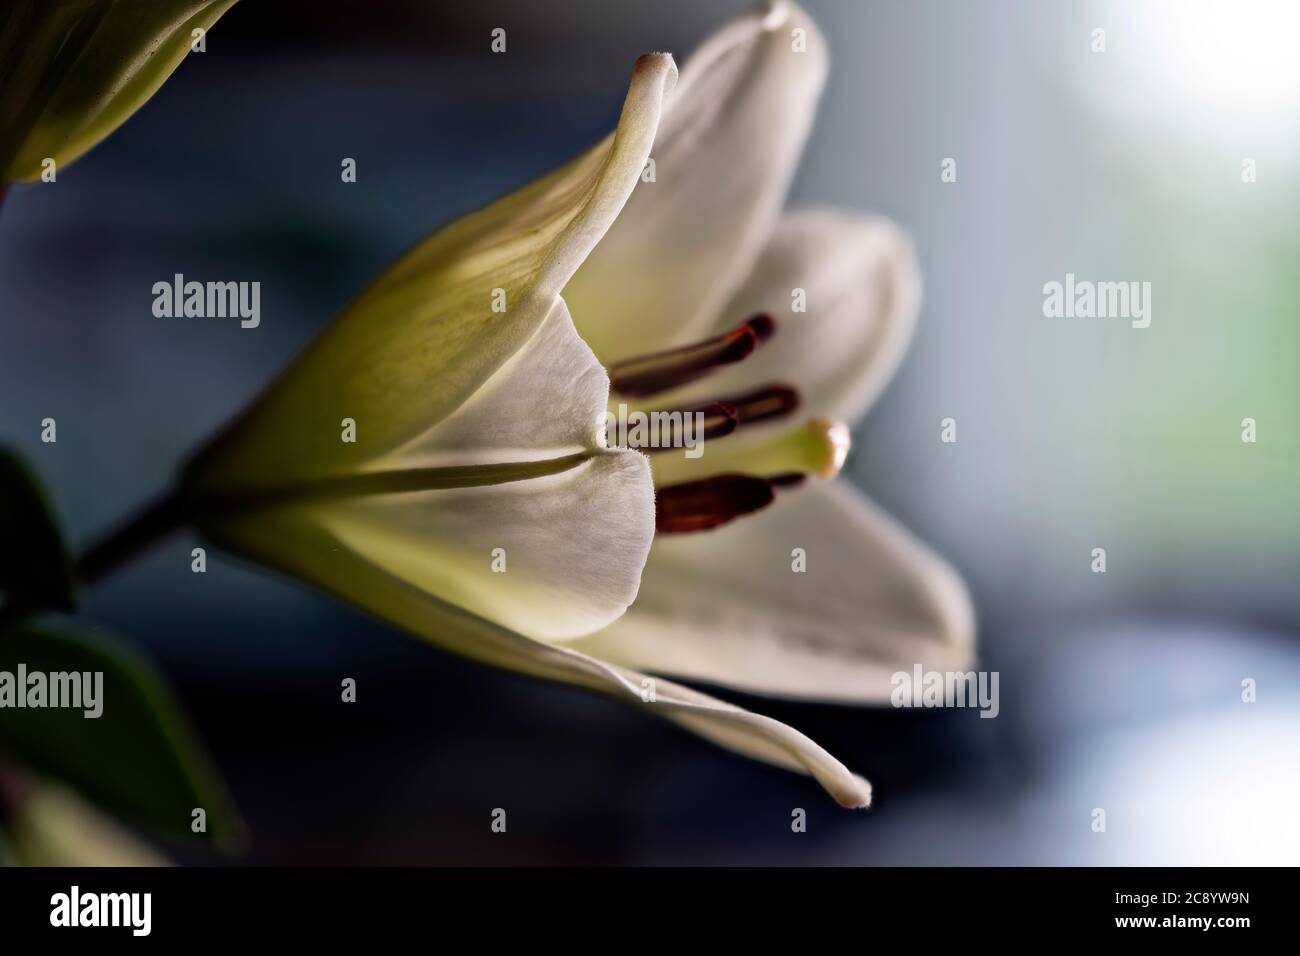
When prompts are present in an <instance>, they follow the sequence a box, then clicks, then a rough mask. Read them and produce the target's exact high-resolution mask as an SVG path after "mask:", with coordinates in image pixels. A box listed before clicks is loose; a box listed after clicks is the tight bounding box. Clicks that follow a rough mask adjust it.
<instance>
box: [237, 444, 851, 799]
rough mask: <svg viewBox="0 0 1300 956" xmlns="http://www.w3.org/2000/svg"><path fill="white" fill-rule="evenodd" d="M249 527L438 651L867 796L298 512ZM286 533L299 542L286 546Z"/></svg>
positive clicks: (661, 686) (801, 743)
mask: <svg viewBox="0 0 1300 956" xmlns="http://www.w3.org/2000/svg"><path fill="white" fill-rule="evenodd" d="M624 457H630V456H620V460H621V458H624ZM600 460H601V459H596V461H600ZM593 464H594V462H593ZM583 467H587V466H583ZM252 524H253V526H252V527H250V528H249V532H250V534H256V535H257V537H258V538H259V539H260V554H259V560H261V561H264V562H267V563H270V564H272V565H275V566H278V567H280V568H281V569H283V570H287V571H289V572H290V573H291V574H293V575H295V576H297V577H301V578H304V579H306V580H308V581H310V582H312V583H314V584H315V585H317V586H318V587H321V588H323V589H324V590H326V591H329V592H331V593H333V594H334V595H336V596H337V597H340V598H342V599H343V600H345V601H348V602H349V603H351V604H353V605H355V606H357V607H360V608H362V609H363V610H366V611H368V612H370V613H372V614H375V615H376V616H379V617H381V618H383V619H384V620H386V621H389V622H391V623H393V624H396V625H397V626H399V627H402V628H404V629H406V630H408V631H410V632H411V633H413V634H417V635H419V636H421V637H423V638H425V639H426V640H428V641H430V642H431V643H433V644H435V645H437V646H439V647H441V648H443V649H445V650H448V651H451V652H453V653H456V654H460V655H462V656H464V657H468V658H470V659H471V660H475V661H478V662H480V663H484V664H489V665H492V666H494V667H501V668H504V669H506V670H512V671H518V672H520V673H523V674H528V675H530V676H533V677H539V678H543V679H546V680H553V681H560V682H563V683H568V684H573V685H575V686H578V687H582V688H585V689H587V690H592V691H597V692H600V693H603V694H607V695H609V696H611V697H614V698H615V699H617V700H621V701H623V702H624V703H627V704H630V705H632V706H634V707H637V708H638V709H641V710H644V711H647V712H649V713H653V714H658V715H659V716H662V717H665V718H667V719H669V720H672V721H674V722H675V723H677V724H680V725H681V726H683V727H686V728H687V729H689V730H692V731H694V732H695V733H697V734H699V735H701V736H702V737H705V738H706V739H708V740H711V741H713V742H714V743H717V744H719V745H721V746H723V747H726V748H728V749H730V750H734V751H736V752H738V753H741V754H744V755H745V756H748V757H752V758H754V759H757V760H763V761H766V762H768V763H772V764H775V765H777V766H780V767H784V768H786V769H789V770H794V771H797V772H800V773H805V774H809V775H811V776H813V777H814V778H816V780H817V781H818V783H820V784H821V785H822V786H823V787H824V788H825V789H826V790H827V791H828V792H829V793H830V794H831V796H832V797H834V798H835V800H836V801H837V802H838V803H840V804H841V805H842V806H846V807H865V806H867V805H868V804H869V803H870V801H871V787H870V784H868V783H867V781H866V780H864V779H862V778H861V777H859V776H857V775H855V774H853V773H851V772H850V771H849V770H848V769H847V768H845V766H844V765H843V764H842V763H840V762H839V761H838V760H836V759H835V758H834V757H833V756H831V755H830V754H829V753H827V752H826V751H825V750H823V749H822V748H821V747H819V746H818V745H817V744H816V743H814V742H813V741H812V740H810V739H809V738H808V737H806V736H804V735H803V734H801V733H799V732H798V731H797V730H794V729H793V728H792V727H789V726H787V725H785V724H782V723H781V722H780V721H777V720H773V719H771V718H768V717H763V716H761V715H759V714H754V713H752V712H750V711H747V710H744V709H743V708H740V707H735V706H733V705H731V704H727V703H724V702H723V701H720V700H717V699H715V698H712V697H709V696H708V695H706V694H701V693H699V692H697V691H694V690H691V689H690V688H687V687H682V686H680V685H677V684H675V683H673V682H671V681H666V680H662V679H658V678H653V679H652V678H648V677H646V676H645V675H644V674H641V673H638V672H636V671H634V670H630V669H627V668H624V667H620V666H617V665H614V664H610V663H607V662H605V661H602V660H600V659H598V658H596V657H593V656H590V655H588V654H584V653H580V652H578V651H575V650H573V647H574V645H573V644H551V643H546V642H543V641H538V640H534V639H532V638H529V637H526V636H524V635H522V634H519V633H517V632H514V631H511V630H509V629H507V628H504V627H501V626H499V625H498V624H495V623H493V622H492V621H490V620H486V619H484V618H483V617H480V616H478V615H476V614H474V613H471V612H469V611H466V610H464V609H462V608H459V607H456V606H455V605H452V604H449V603H447V602H446V601H443V600H440V599H439V597H437V596H435V595H434V594H432V593H430V592H429V591H426V590H422V589H421V588H419V587H416V586H414V585H413V584H411V583H410V582H408V581H405V580H402V579H401V578H399V577H397V576H394V575H393V574H392V573H390V570H389V568H388V567H386V566H385V565H383V564H379V563H375V562H374V561H371V560H369V559H368V558H367V557H366V556H365V555H364V554H362V553H361V552H359V551H358V550H356V548H355V547H354V546H353V542H350V541H348V540H347V539H346V538H344V537H341V536H338V535H336V534H335V533H333V531H332V530H331V529H329V528H327V527H326V526H324V525H322V524H321V523H320V522H319V521H316V520H314V517H313V516H312V515H310V514H308V513H306V512H304V511H297V512H287V511H285V512H279V513H277V514H275V515H274V516H271V518H270V520H267V521H263V522H254V523H252ZM286 540H293V541H294V542H297V543H295V544H292V545H287V546H286V544H285V542H286ZM511 573H513V572H511ZM501 577H509V574H506V575H501ZM648 682H652V683H648ZM649 687H653V690H654V699H653V700H649V699H647V698H648V696H649V695H648V694H647V688H649Z"/></svg>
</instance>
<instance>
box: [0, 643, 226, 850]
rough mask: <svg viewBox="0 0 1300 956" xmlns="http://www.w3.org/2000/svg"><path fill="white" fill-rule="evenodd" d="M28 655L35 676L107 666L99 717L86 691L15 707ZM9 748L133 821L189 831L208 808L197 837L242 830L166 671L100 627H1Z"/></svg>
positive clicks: (0, 728) (4, 745)
mask: <svg viewBox="0 0 1300 956" xmlns="http://www.w3.org/2000/svg"><path fill="white" fill-rule="evenodd" d="M20 663H21V664H23V665H25V671H26V673H27V674H28V675H29V679H30V675H31V674H33V673H34V672H41V673H43V674H45V675H50V674H55V673H84V672H90V673H92V674H94V673H100V674H102V675H103V676H102V685H101V687H102V689H101V690H100V692H99V694H98V696H97V701H96V705H97V706H98V707H101V708H102V711H101V713H100V716H99V717H87V716H85V714H86V710H87V708H86V707H85V706H84V705H85V703H86V701H85V700H84V699H83V700H82V704H83V706H82V707H63V708H57V709H56V708H53V707H48V706H46V707H40V708H35V707H22V708H19V707H17V706H15V704H16V702H17V701H16V696H15V697H12V698H11V697H10V696H7V695H9V694H14V695H16V694H22V693H24V692H25V690H27V689H26V688H23V687H15V684H16V682H17V678H18V674H19V667H18V665H19V664H20ZM6 672H7V675H12V676H7V675H6ZM47 693H48V692H47ZM48 699H49V698H48V697H47V701H48ZM93 709H94V708H91V710H92V712H93ZM5 756H7V757H9V758H11V759H15V760H16V761H17V762H18V763H21V764H24V765H26V766H28V767H31V768H32V769H34V770H37V771H40V772H42V773H45V774H47V775H49V776H53V777H59V778H61V779H63V780H65V781H66V782H68V783H70V784H72V785H73V786H74V787H76V788H77V789H78V790H80V791H81V793H82V794H83V795H84V796H86V797H87V798H89V799H91V800H93V801H94V802H96V803H98V804H99V805H100V806H101V807H103V808H104V809H105V810H107V811H109V812H110V813H113V814H115V815H117V816H118V817H120V818H122V819H123V820H125V821H127V822H128V823H134V824H137V825H140V826H145V827H154V828H157V829H158V830H162V831H168V832H172V833H183V834H189V833H191V829H190V827H191V820H192V816H191V814H192V812H193V810H194V809H195V808H199V807H201V808H203V809H204V810H205V811H206V813H207V833H206V834H199V836H201V837H203V838H206V839H210V840H213V841H214V842H216V843H217V844H218V845H219V846H221V847H223V848H234V847H235V846H237V845H238V844H239V842H240V841H241V839H242V824H241V823H240V821H239V819H238V817H237V815H236V812H235V810H234V807H233V806H232V804H231V802H230V798H229V796H228V794H227V791H226V788H225V786H224V784H223V783H222V782H221V780H220V778H219V777H218V776H217V774H216V771H215V770H214V769H213V767H212V765H211V763H210V762H209V760H208V758H207V756H206V754H205V753H204V752H203V750H202V748H201V747H200V745H199V744H198V742H197V738H196V737H195V735H194V732H193V731H192V730H191V728H190V726H189V724H188V722H187V721H186V719H185V718H184V716H183V715H182V714H181V711H180V709H179V708H178V706H177V705H176V703H175V701H174V699H173V698H172V695H171V694H170V692H169V691H168V690H167V689H166V687H165V686H164V684H163V682H162V680H161V679H160V677H159V676H158V674H157V673H156V672H155V671H154V669H153V668H152V667H151V666H150V665H148V664H147V663H146V662H145V661H144V660H142V659H141V658H140V656H139V655H138V654H135V653H131V652H128V651H126V650H125V649H123V648H122V647H121V646H120V645H118V644H115V643H113V642H111V641H110V640H109V639H107V638H105V637H104V636H103V635H101V634H99V633H95V634H89V635H86V636H81V635H77V634H73V633H72V632H71V631H70V630H69V628H68V627H67V626H66V625H64V624H60V625H58V626H57V627H51V626H38V625H33V624H27V625H21V626H17V627H14V628H11V629H10V630H9V631H7V632H6V633H3V634H0V758H3V757H5Z"/></svg>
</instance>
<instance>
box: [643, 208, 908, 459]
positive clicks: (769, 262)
mask: <svg viewBox="0 0 1300 956" xmlns="http://www.w3.org/2000/svg"><path fill="white" fill-rule="evenodd" d="M795 290H802V292H803V296H802V298H803V303H804V304H805V305H806V311H803V312H796V311H793V308H792V307H793V305H794V304H795V302H796V299H795V295H794V293H795ZM920 305H921V274H920V269H919V268H918V266H917V263H916V256H915V253H914V251H913V248H912V243H911V241H910V240H909V239H908V237H907V236H906V234H904V233H903V231H902V230H901V229H899V228H898V226H896V225H894V224H893V223H892V222H890V221H888V220H886V219H879V218H868V217H864V216H858V215H855V214H853V213H848V212H839V211H835V210H828V209H805V210H799V211H796V212H791V213H788V214H787V215H786V216H785V217H784V218H782V220H781V222H780V224H779V225H778V226H777V228H776V232H775V233H774V234H773V235H772V239H771V241H770V242H769V243H768V244H767V246H766V248H765V249H764V250H763V254H762V255H761V256H760V257H759V260H758V263H757V265H756V266H755V268H754V273H753V275H752V276H750V278H749V280H748V281H747V282H746V283H745V285H744V286H743V287H742V288H741V289H740V290H739V291H738V292H737V293H736V295H735V296H734V297H733V298H732V300H731V302H730V303H729V304H728V305H727V308H726V309H725V310H724V311H723V314H722V318H721V319H720V321H719V324H718V328H719V329H725V328H730V327H731V326H732V325H734V324H737V323H739V322H740V321H742V320H743V319H744V318H746V317H748V316H752V315H754V314H755V313H758V312H766V313H769V314H770V315H772V317H773V318H775V319H776V322H777V331H776V334H775V335H774V336H773V337H772V338H771V340H770V341H768V342H767V343H766V344H765V345H763V347H762V348H760V349H758V350H757V351H756V352H754V353H753V354H752V355H750V356H749V357H748V358H746V359H745V360H744V361H743V362H740V363H737V364H736V365H731V366H728V367H726V368H723V369H721V370H719V371H718V372H716V373H715V374H713V375H711V376H709V377H708V378H705V379H703V380H701V381H699V382H697V383H695V384H693V385H692V386H691V387H690V388H689V389H682V390H679V392H678V394H676V395H667V396H662V397H659V398H657V399H656V401H655V402H654V403H653V404H659V405H663V406H664V407H669V406H671V405H672V404H673V403H674V402H683V403H691V402H693V401H697V400H699V399H701V398H716V397H722V396H728V395H736V394H743V393H745V392H747V391H749V390H752V389H754V388H756V387H759V386H761V385H766V384H775V383H782V384H787V385H792V386H794V387H795V388H797V389H798V390H799V394H800V397H801V400H802V404H801V407H800V410H799V414H800V415H816V416H822V417H826V418H832V419H840V420H845V421H854V420H856V419H857V418H859V417H860V416H861V415H862V413H863V412H865V411H866V409H867V408H868V407H869V406H870V405H871V403H872V402H874V401H875V399H876V397H877V396H878V395H879V394H880V392H881V391H882V390H883V389H884V387H885V386H886V385H887V384H888V383H889V380H890V378H891V377H892V376H893V374H894V371H895V370H896V369H897V368H898V365H899V363H900V362H901V361H902V359H903V355H904V353H905V352H906V351H907V345H908V343H909V342H910V341H911V338H912V332H913V329H914V328H915V326H916V319H917V314H918V312H919V310H920ZM769 427H771V426H769V425H765V424H763V423H760V424H759V425H757V426H753V427H747V428H746V429H744V430H743V431H742V432H741V433H740V434H738V435H736V436H734V439H728V440H729V441H734V440H735V439H745V438H748V437H752V436H753V434H754V433H755V431H760V430H763V429H764V428H769ZM707 457H708V455H707V453H706V454H705V455H704V458H707ZM699 464H700V465H703V464H705V462H704V460H703V459H701V460H700V462H699Z"/></svg>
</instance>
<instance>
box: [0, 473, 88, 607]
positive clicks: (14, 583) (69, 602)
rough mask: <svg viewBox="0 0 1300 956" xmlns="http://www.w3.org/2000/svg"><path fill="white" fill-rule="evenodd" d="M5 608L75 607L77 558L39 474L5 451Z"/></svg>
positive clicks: (1, 499) (0, 549)
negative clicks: (62, 532) (72, 555)
mask: <svg viewBox="0 0 1300 956" xmlns="http://www.w3.org/2000/svg"><path fill="white" fill-rule="evenodd" d="M0 606H3V607H4V610H5V612H6V614H7V615H9V616H12V615H13V614H14V612H15V611H20V610H21V611H27V610H39V609H42V608H54V609H57V610H60V611H70V610H72V609H73V608H74V607H75V606H76V589H75V585H74V583H73V577H72V561H71V558H70V557H69V556H68V552H67V549H66V548H65V547H64V545H63V536H62V535H60V534H59V529H58V526H57V524H55V520H54V515H53V513H52V512H51V510H50V506H49V503H48V502H47V500H46V498H45V494H44V493H43V492H42V491H41V487H40V485H39V484H38V483H37V481H36V478H35V477H34V476H33V475H32V473H31V472H30V471H28V469H27V467H26V466H25V465H24V464H23V462H22V460H21V459H19V458H18V456H17V455H15V454H13V453H12V452H10V451H6V450H4V449H0Z"/></svg>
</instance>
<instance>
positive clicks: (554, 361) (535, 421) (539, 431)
mask: <svg viewBox="0 0 1300 956" xmlns="http://www.w3.org/2000/svg"><path fill="white" fill-rule="evenodd" d="M608 404H609V376H608V375H607V374H606V373H605V368H604V366H602V365H601V364H600V362H598V361H596V356H595V355H594V354H592V351H591V348H590V347H589V346H588V345H587V343H586V342H584V341H583V340H582V339H581V338H579V337H578V332H577V330H576V329H575V328H574V327H573V319H572V318H571V317H570V315H569V309H568V306H567V305H566V304H565V302H564V299H562V298H561V299H557V300H556V302H555V305H554V306H553V307H552V308H551V313H550V315H548V316H547V317H546V319H545V321H543V322H542V326H541V328H539V329H538V330H537V332H536V334H535V335H534V336H533V338H532V339H531V340H530V341H529V342H528V344H527V345H525V346H524V347H523V348H521V349H520V350H519V351H518V352H516V353H515V354H514V355H513V356H512V357H511V358H510V360H509V361H507V362H506V363H505V364H504V365H502V366H501V367H500V368H499V369H497V370H496V372H494V373H493V374H492V376H491V377H490V378H488V380H487V381H485V382H484V383H483V385H482V386H480V387H479V389H478V391H476V392H475V393H474V394H473V395H471V396H470V397H469V400H468V401H466V402H465V404H463V405H461V406H460V407H459V408H457V409H456V410H455V411H454V412H452V413H451V414H450V415H448V416H447V417H446V418H444V419H443V420H442V421H440V422H438V423H437V424H436V425H434V426H433V427H432V428H430V429H429V430H428V431H426V432H425V433H424V434H422V435H419V436H417V437H416V438H414V439H412V440H411V441H410V442H408V443H407V444H405V445H403V446H401V447H400V448H397V449H395V450H394V451H393V452H392V453H391V454H389V455H387V456H385V457H384V458H383V459H380V460H378V461H376V462H374V463H373V465H372V466H371V467H372V468H373V469H374V470H382V469H389V468H398V467H446V466H454V465H472V464H479V463H486V462H514V461H536V460H539V459H546V458H559V457H562V456H564V455H571V454H574V453H576V452H581V451H594V450H603V449H604V448H605V436H604V434H603V431H602V429H601V428H600V422H601V413H602V412H604V411H605V409H606V407H607V406H608Z"/></svg>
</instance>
